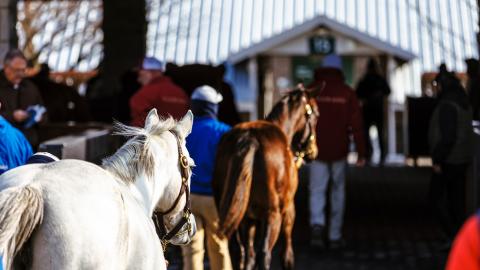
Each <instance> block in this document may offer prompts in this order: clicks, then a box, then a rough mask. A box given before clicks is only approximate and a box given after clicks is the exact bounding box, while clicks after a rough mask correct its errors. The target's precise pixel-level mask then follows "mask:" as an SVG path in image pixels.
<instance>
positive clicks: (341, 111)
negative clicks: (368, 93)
mask: <svg viewBox="0 0 480 270" xmlns="http://www.w3.org/2000/svg"><path fill="white" fill-rule="evenodd" d="M322 82H325V83H326V84H325V89H324V90H323V91H322V92H321V93H320V95H319V96H318V97H317V104H318V109H319V112H320V116H319V118H318V123H317V146H318V157H317V159H318V160H320V161H324V162H331V161H337V160H341V159H345V158H346V157H347V154H348V152H349V143H350V139H349V136H350V135H353V139H354V141H355V147H356V150H357V152H358V155H359V157H365V141H364V136H363V129H362V114H361V110H360V106H359V103H358V100H357V97H356V96H355V92H354V91H353V90H352V88H351V87H349V86H348V85H346V84H345V83H344V77H343V73H342V72H341V71H340V70H339V69H335V68H319V69H317V70H316V71H315V84H320V83H322Z"/></svg>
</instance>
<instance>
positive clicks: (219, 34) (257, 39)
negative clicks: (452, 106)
mask: <svg viewBox="0 0 480 270" xmlns="http://www.w3.org/2000/svg"><path fill="white" fill-rule="evenodd" d="M98 1H99V0H93V2H98ZM6 2H7V0H0V3H4V6H6V4H5V3H6ZM50 2H52V3H53V2H58V1H50ZM85 2H89V1H85ZM147 3H148V11H149V12H148V14H149V15H148V22H149V27H148V36H147V51H148V54H149V55H154V56H156V57H158V58H160V59H163V60H167V61H171V62H176V63H177V64H186V63H212V64H219V63H223V62H225V61H226V62H227V64H228V65H229V66H230V67H231V69H230V70H229V78H230V80H231V81H232V82H233V85H234V88H235V91H236V97H237V103H238V106H239V108H240V110H242V111H244V112H247V113H248V114H249V115H250V118H251V119H255V118H257V117H259V116H260V117H261V116H262V114H265V113H266V112H268V111H269V110H270V108H271V106H272V104H273V103H274V102H275V101H276V99H277V98H278V97H279V96H280V95H281V91H282V90H283V89H285V88H288V87H291V86H292V85H294V84H295V83H296V82H297V81H299V80H304V81H307V82H308V80H309V79H311V77H312V70H313V69H314V68H315V67H316V66H318V65H320V63H321V59H322V55H312V54H311V51H310V48H309V41H310V39H311V38H312V37H320V38H321V39H320V41H321V42H325V40H329V39H330V40H334V42H333V43H330V42H327V43H322V44H323V45H332V44H333V46H334V48H333V49H334V52H335V53H337V54H339V55H340V56H341V57H342V59H343V67H344V72H345V74H346V78H347V81H348V83H350V84H351V85H352V86H355V84H356V82H357V80H358V79H359V77H360V76H361V75H362V73H363V70H364V66H365V64H366V60H367V59H368V58H369V57H371V56H373V57H376V58H377V59H378V60H379V61H380V63H381V64H382V67H383V70H384V72H385V75H386V77H387V79H388V80H389V82H390V84H391V87H392V94H391V96H390V99H389V106H388V137H389V140H388V142H389V153H391V154H395V153H396V152H398V151H397V149H396V146H397V145H398V142H397V141H398V138H400V137H401V138H405V137H406V136H405V132H406V129H405V128H404V129H403V131H402V130H401V131H398V130H397V128H396V127H397V123H398V122H399V121H400V122H402V121H404V119H405V113H403V112H404V111H405V109H404V107H405V106H404V104H405V103H404V102H405V98H406V96H420V95H421V93H422V89H421V75H422V74H423V73H425V72H431V71H436V70H437V66H438V65H439V64H440V63H442V62H445V63H446V64H447V66H448V67H449V68H450V69H452V70H455V71H459V72H463V71H465V69H466V67H465V64H464V59H466V58H471V57H474V58H476V57H477V56H478V55H477V54H478V50H477V42H476V33H477V32H478V7H477V3H476V1H475V0H162V1H160V0H148V1H147ZM53 4H54V3H53ZM53 4H52V5H53ZM57 5H58V3H57ZM85 6H86V4H85ZM1 8H2V6H0V9H1ZM87 10H88V11H89V12H91V8H86V9H85V7H84V9H83V11H82V12H87ZM0 11H1V10H0ZM98 14H99V13H98V12H96V13H95V16H96V17H95V18H97V20H101V16H98ZM89 17H91V16H89ZM99 38H101V36H99ZM325 38H326V39H325ZM0 42H1V40H0ZM322 44H320V45H322ZM0 45H1V44H0ZM52 55H54V56H55V57H52ZM72 55H73V56H75V55H76V54H75V52H74V53H67V52H65V51H62V52H49V56H50V57H48V59H49V61H50V62H52V63H51V65H52V66H53V67H54V69H57V70H62V69H66V67H68V66H69V61H73V60H70V59H67V58H66V57H71V56H72ZM41 57H46V56H41ZM100 57H101V50H99V49H98V48H96V49H95V50H93V49H92V55H90V57H89V58H88V59H89V63H90V66H88V67H87V66H84V68H94V67H95V66H94V64H95V65H96V63H98V61H97V60H95V59H99V58H100ZM62 59H63V60H62ZM403 126H405V125H403ZM402 132H403V134H401V133H402ZM406 143H407V142H404V147H405V145H406Z"/></svg>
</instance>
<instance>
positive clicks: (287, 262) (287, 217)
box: [282, 203, 295, 269]
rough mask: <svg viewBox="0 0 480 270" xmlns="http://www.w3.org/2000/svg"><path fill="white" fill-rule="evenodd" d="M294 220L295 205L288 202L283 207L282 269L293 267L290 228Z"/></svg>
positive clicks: (293, 258)
mask: <svg viewBox="0 0 480 270" xmlns="http://www.w3.org/2000/svg"><path fill="white" fill-rule="evenodd" d="M294 221H295V205H294V204H293V203H290V204H289V205H288V206H287V208H286V209H285V213H284V215H283V222H282V230H283V235H284V236H285V249H284V251H283V269H293V268H294V265H295V257H294V255H293V248H292V230H293V224H294Z"/></svg>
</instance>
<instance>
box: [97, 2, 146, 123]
mask: <svg viewBox="0 0 480 270" xmlns="http://www.w3.org/2000/svg"><path fill="white" fill-rule="evenodd" d="M102 30H103V35H104V38H103V52H104V56H103V61H102V64H101V75H100V78H101V87H100V89H101V93H99V96H97V97H99V98H100V99H101V101H99V102H101V103H103V104H98V105H99V107H101V109H102V111H101V112H98V113H97V114H102V115H95V118H96V120H100V121H111V120H112V116H113V115H114V113H115V112H116V109H117V108H116V104H117V100H116V99H115V97H116V96H118V94H119V92H120V90H121V85H120V77H121V76H122V75H123V74H124V73H125V72H126V71H127V70H129V69H131V68H133V67H135V66H137V65H138V64H139V63H140V62H141V60H142V59H143V57H144V55H145V51H146V34H147V21H146V2H145V0H122V1H119V0H103V24H102ZM94 113H95V112H94Z"/></svg>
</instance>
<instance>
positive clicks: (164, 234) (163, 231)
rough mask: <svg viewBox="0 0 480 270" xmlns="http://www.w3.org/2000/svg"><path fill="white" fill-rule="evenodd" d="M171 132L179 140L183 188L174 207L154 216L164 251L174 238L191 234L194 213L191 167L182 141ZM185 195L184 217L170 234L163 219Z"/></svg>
mask: <svg viewBox="0 0 480 270" xmlns="http://www.w3.org/2000/svg"><path fill="white" fill-rule="evenodd" d="M170 132H171V133H172V134H173V136H174V137H175V139H176V140H177V146H178V160H179V163H180V174H181V176H182V186H181V187H180V192H179V193H178V196H177V198H176V199H175V201H174V202H173V205H172V206H171V207H170V208H168V210H166V211H165V212H155V213H154V214H153V215H154V219H153V220H154V221H155V225H156V228H157V234H158V235H159V236H160V241H161V242H162V248H163V251H165V249H166V248H167V245H168V243H169V242H170V240H171V239H172V238H173V237H174V236H179V235H182V234H185V233H189V234H190V233H191V231H192V225H191V224H190V215H191V214H192V212H191V211H190V189H189V187H188V177H189V165H188V159H187V157H186V156H185V155H184V154H183V151H182V147H181V144H180V139H179V137H178V134H177V133H176V132H175V131H173V130H170ZM184 193H185V196H186V202H185V206H184V207H183V216H182V219H180V221H178V223H177V224H176V225H175V227H173V229H172V230H171V231H170V232H168V231H167V227H166V226H165V222H164V220H163V217H164V216H165V215H168V214H169V213H170V212H172V211H173V209H175V207H176V206H177V204H178V202H179V201H180V198H181V197H182V195H183V194H184ZM185 224H187V228H186V230H184V231H180V229H181V228H182V227H183V226H184V225H185Z"/></svg>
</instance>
